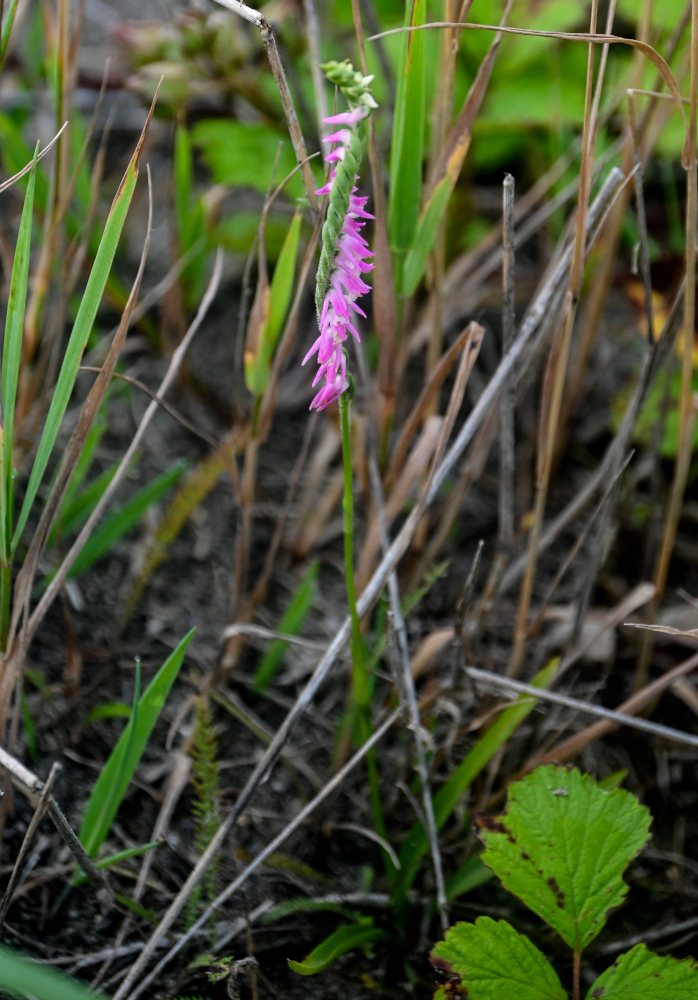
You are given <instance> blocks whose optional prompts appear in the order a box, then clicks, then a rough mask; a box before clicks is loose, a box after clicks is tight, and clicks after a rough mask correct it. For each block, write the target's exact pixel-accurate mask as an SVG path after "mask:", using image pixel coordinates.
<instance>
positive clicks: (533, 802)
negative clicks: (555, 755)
mask: <svg viewBox="0 0 698 1000" xmlns="http://www.w3.org/2000/svg"><path fill="white" fill-rule="evenodd" d="M476 822H477V826H478V829H479V832H480V834H481V836H482V839H483V840H484V843H485V850H484V852H483V854H482V860H483V861H484V862H485V864H486V865H488V866H489V867H490V868H491V869H492V870H493V871H494V873H495V874H496V875H497V876H498V877H499V878H500V879H501V881H502V884H503V885H504V886H505V888H507V889H508V890H509V891H510V892H512V893H514V895H515V896H518V897H519V899H521V900H523V902H524V903H525V904H526V905H527V906H528V907H530V908H531V909H532V910H533V911H534V912H535V913H537V914H538V916H540V917H542V919H543V920H545V922H546V923H547V924H549V925H550V927H552V928H554V930H556V931H557V932H558V934H559V935H560V936H561V937H562V938H563V940H564V941H565V942H566V943H567V944H568V945H569V946H570V948H572V949H574V950H575V951H582V949H584V948H585V947H586V946H587V945H588V944H589V942H590V941H593V940H594V938H595V937H596V935H597V934H598V933H599V931H600V930H601V928H602V927H603V925H604V923H605V922H606V916H607V914H608V912H609V910H611V909H612V908H613V907H616V906H618V905H619V904H620V903H621V902H622V901H623V899H624V898H625V894H626V892H627V891H628V887H627V885H626V884H625V882H623V879H622V877H621V876H622V874H623V872H624V870H625V868H626V867H627V865H628V864H629V863H630V861H631V860H632V859H633V858H634V857H635V855H636V854H638V853H639V852H640V851H641V850H642V848H643V847H644V845H645V844H646V843H647V840H648V838H649V825H650V814H649V811H648V810H647V809H646V808H645V807H644V806H641V805H640V803H639V802H638V801H637V799H636V798H635V797H634V796H633V795H631V794H630V793H629V792H625V791H623V790H622V789H616V790H615V791H612V792H606V791H603V790H602V789H601V788H599V786H598V785H597V784H596V782H595V781H594V779H593V778H592V777H591V776H590V775H583V774H581V773H580V772H579V771H577V770H576V769H569V770H568V769H567V768H564V767H555V766H553V765H550V766H547V767H540V768H537V769H536V770H535V771H534V772H533V774H530V775H528V777H526V778H524V779H523V781H517V782H516V783H515V784H513V785H512V786H511V787H510V789H509V796H508V800H507V809H506V812H505V813H503V814H502V815H501V816H496V817H494V818H491V817H479V818H478V820H477V821H476Z"/></svg>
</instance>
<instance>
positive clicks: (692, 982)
mask: <svg viewBox="0 0 698 1000" xmlns="http://www.w3.org/2000/svg"><path fill="white" fill-rule="evenodd" d="M696 997H698V965H696V963H695V962H692V961H691V960H690V959H686V960H685V961H683V962H681V961H679V960H678V959H677V958H672V957H671V955H655V954H654V952H652V951H648V950H647V947H646V945H644V944H638V945H636V946H635V947H634V948H633V949H631V951H628V952H626V953H625V955H621V956H620V958H618V959H617V960H616V961H615V962H614V963H613V965H612V966H611V968H610V969H607V970H606V971H605V972H604V973H603V975H601V976H599V978H598V979H597V980H596V982H595V983H594V985H593V986H592V987H591V989H590V990H589V992H588V993H587V997H586V1000H696Z"/></svg>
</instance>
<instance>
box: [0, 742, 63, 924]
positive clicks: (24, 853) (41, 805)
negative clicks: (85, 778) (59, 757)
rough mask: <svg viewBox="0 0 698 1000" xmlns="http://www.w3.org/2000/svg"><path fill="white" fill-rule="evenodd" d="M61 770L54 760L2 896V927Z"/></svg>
mask: <svg viewBox="0 0 698 1000" xmlns="http://www.w3.org/2000/svg"><path fill="white" fill-rule="evenodd" d="M60 770H61V765H60V764H59V763H58V761H54V762H53V764H52V765H51V770H50V771H49V775H48V778H47V779H46V781H45V782H44V787H43V789H42V790H41V794H40V795H39V799H38V802H37V803H36V806H35V808H34V815H33V816H32V818H31V821H30V823H29V826H28V827H27V830H26V832H25V834H24V838H23V840H22V846H21V847H20V849H19V854H18V855H17V858H16V860H15V863H14V867H13V869H12V873H11V875H10V879H9V881H8V883H7V886H6V887H5V892H4V895H3V897H2V902H1V903H0V927H2V925H3V923H4V922H5V917H6V916H7V911H8V910H9V908H10V904H11V903H12V899H13V897H14V894H15V889H16V888H17V885H18V883H19V880H20V878H21V875H22V871H23V870H24V865H25V863H26V861H27V858H28V855H29V851H30V850H31V846H32V843H33V841H34V837H35V835H36V831H37V830H38V829H39V824H40V823H41V820H42V819H43V818H44V815H45V813H46V810H47V809H48V802H49V798H50V796H51V789H52V788H53V783H54V781H55V780H56V778H57V776H58V774H59V772H60Z"/></svg>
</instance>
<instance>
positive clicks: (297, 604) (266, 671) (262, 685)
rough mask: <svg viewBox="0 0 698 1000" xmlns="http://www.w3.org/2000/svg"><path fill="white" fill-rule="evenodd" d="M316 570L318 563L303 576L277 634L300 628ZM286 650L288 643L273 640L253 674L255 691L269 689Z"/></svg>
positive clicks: (311, 594)
mask: <svg viewBox="0 0 698 1000" xmlns="http://www.w3.org/2000/svg"><path fill="white" fill-rule="evenodd" d="M318 568H319V563H313V565H312V566H311V567H310V569H309V570H308V572H307V573H306V574H305V575H304V577H303V579H302V580H301V582H300V584H299V585H298V589H297V590H296V592H295V594H294V595H293V598H292V599H291V603H290V604H289V606H288V608H287V609H286V612H285V614H284V616H283V618H282V619H281V621H280V622H279V629H278V630H279V632H283V633H285V634H286V635H297V633H298V632H299V631H300V629H301V628H302V626H303V622H304V621H305V619H306V618H307V616H308V612H309V611H310V608H311V606H312V603H313V599H314V597H315V589H316V581H317V574H318ZM287 649H288V643H287V642H286V641H285V640H284V639H275V640H274V641H273V642H272V644H271V646H270V647H269V649H268V650H267V652H266V653H265V655H264V658H263V659H262V662H261V663H260V665H259V666H258V667H257V670H256V672H255V675H254V689H255V691H258V692H262V691H265V690H266V689H267V688H268V687H269V685H270V684H271V682H272V681H273V680H274V678H275V677H276V673H277V671H278V669H279V667H280V666H281V661H282V660H283V657H284V653H285V652H286V650H287Z"/></svg>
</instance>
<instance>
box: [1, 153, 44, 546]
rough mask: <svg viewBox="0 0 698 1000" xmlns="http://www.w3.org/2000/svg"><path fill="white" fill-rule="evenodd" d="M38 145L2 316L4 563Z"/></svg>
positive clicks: (9, 530) (9, 528) (9, 527)
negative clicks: (7, 298)
mask: <svg viewBox="0 0 698 1000" xmlns="http://www.w3.org/2000/svg"><path fill="white" fill-rule="evenodd" d="M38 150H39V147H38V145H37V148H36V151H35V153H34V164H33V166H32V169H31V172H30V174H29V182H28V184H27V193H26V195H25V198H24V208H23V209H22V218H21V220H20V224H19V234H18V236H17V246H16V248H15V257H14V261H13V263H12V276H11V278H10V297H9V301H8V305H7V316H6V319H5V339H4V342H3V351H2V376H1V388H2V419H3V441H2V456H1V460H2V484H1V487H0V505H1V508H2V509H1V514H0V516H1V518H2V530H1V531H0V558H1V559H2V562H3V563H6V562H9V558H10V551H9V548H10V539H11V537H12V508H13V503H12V499H13V496H12V495H13V479H12V438H13V435H14V419H15V402H16V400H17V384H18V382H19V367H20V363H21V360H22V331H23V328H24V308H25V305H26V299H27V284H28V281H29V253H30V249H31V233H32V213H33V211H34V191H35V188H36V157H37V153H38Z"/></svg>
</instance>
